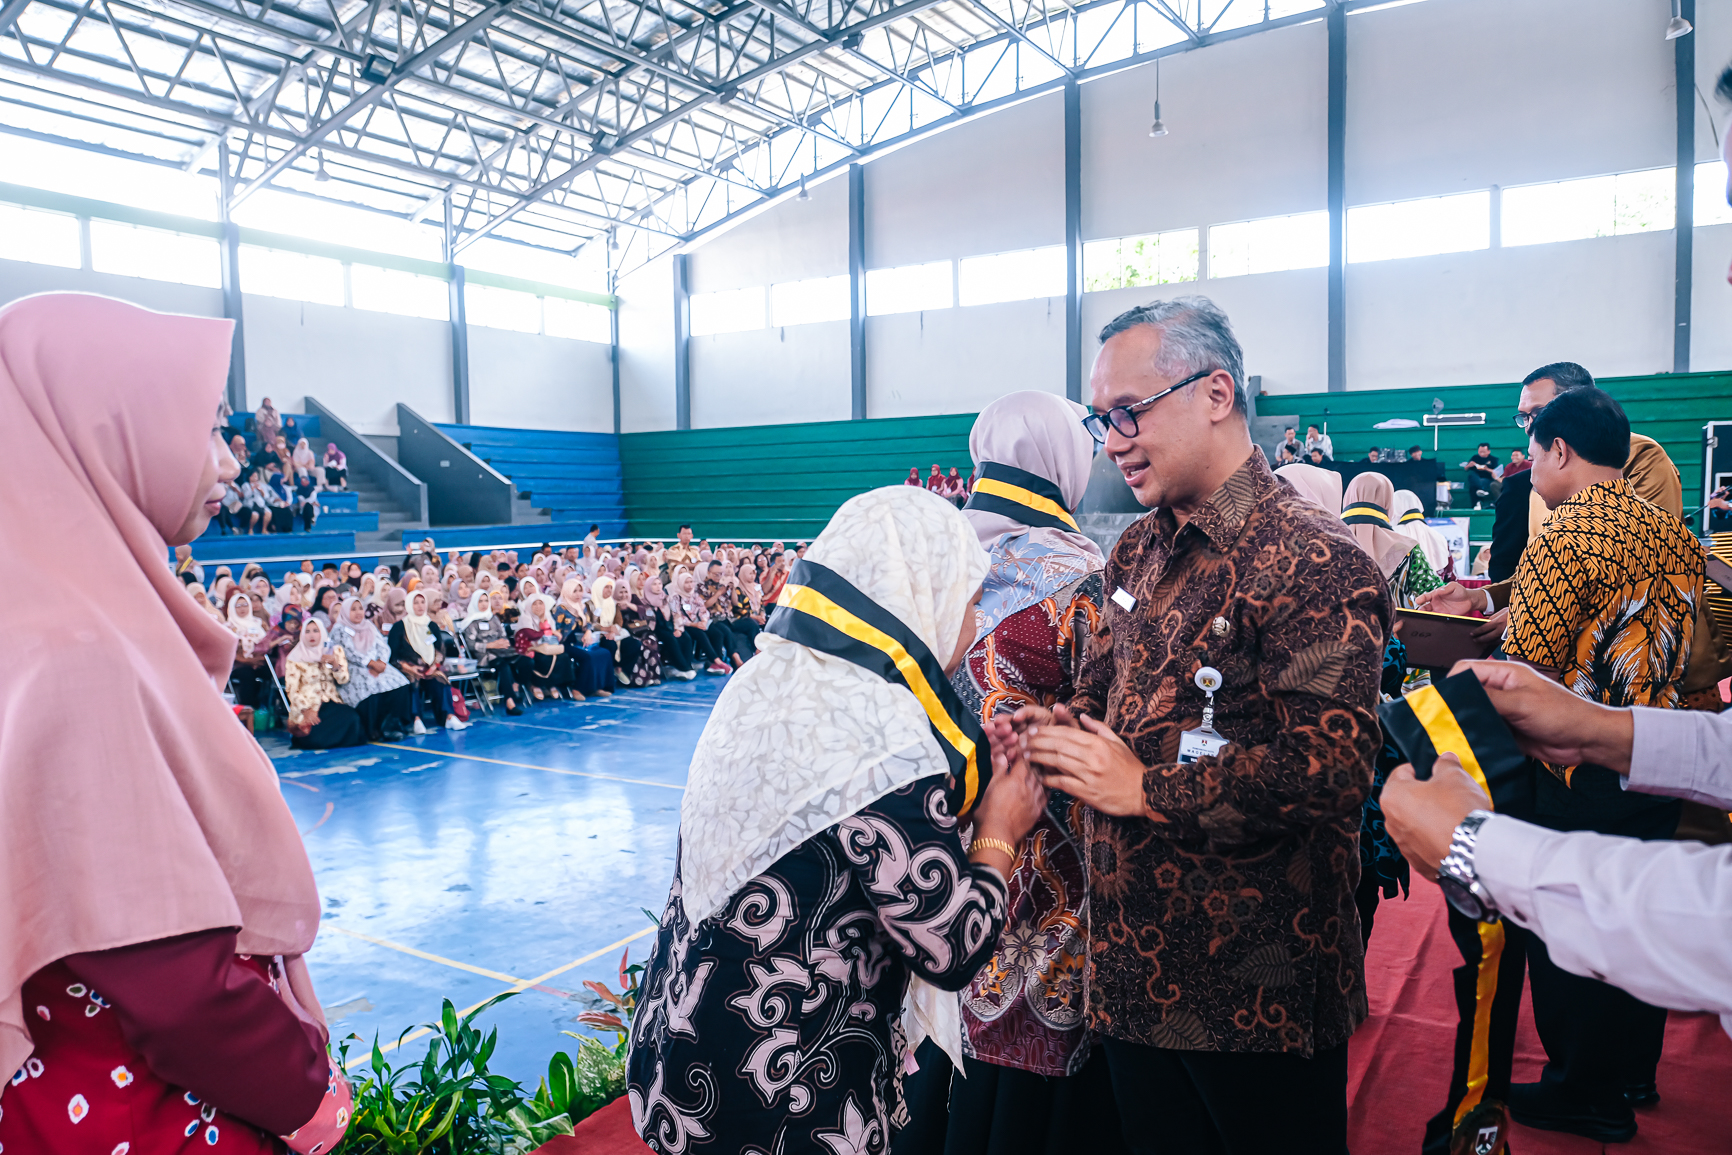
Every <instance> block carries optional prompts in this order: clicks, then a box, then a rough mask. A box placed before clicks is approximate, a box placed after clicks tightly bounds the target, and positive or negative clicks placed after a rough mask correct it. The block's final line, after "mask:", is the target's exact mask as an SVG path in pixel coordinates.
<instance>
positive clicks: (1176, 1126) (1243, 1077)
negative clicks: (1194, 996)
mask: <svg viewBox="0 0 1732 1155" xmlns="http://www.w3.org/2000/svg"><path fill="white" fill-rule="evenodd" d="M1104 1045H1105V1050H1106V1056H1107V1067H1108V1069H1109V1070H1110V1071H1111V1072H1112V1082H1113V1096H1114V1098H1116V1099H1117V1100H1118V1104H1119V1119H1120V1122H1121V1123H1122V1124H1123V1129H1124V1139H1125V1144H1126V1145H1127V1146H1128V1147H1129V1148H1130V1149H1131V1150H1132V1151H1133V1152H1136V1153H1137V1155H1271V1153H1274V1152H1279V1153H1280V1155H1347V1044H1346V1043H1342V1044H1341V1045H1340V1046H1338V1047H1332V1048H1330V1049H1329V1050H1327V1051H1318V1052H1317V1053H1316V1054H1315V1055H1313V1056H1312V1057H1311V1058H1309V1059H1306V1058H1303V1057H1301V1056H1299V1055H1293V1054H1283V1053H1279V1052H1244V1051H1172V1050H1167V1049H1166V1048H1164V1047H1148V1046H1143V1045H1142V1044H1140V1043H1126V1042H1121V1041H1120V1040H1118V1039H1106V1040H1104Z"/></svg>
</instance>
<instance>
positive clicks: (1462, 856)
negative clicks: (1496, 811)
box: [1437, 810, 1498, 922]
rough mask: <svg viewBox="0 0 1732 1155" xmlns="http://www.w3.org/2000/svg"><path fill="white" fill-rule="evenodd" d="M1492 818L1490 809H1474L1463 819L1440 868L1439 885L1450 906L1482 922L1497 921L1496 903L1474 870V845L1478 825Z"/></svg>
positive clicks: (1438, 873)
mask: <svg viewBox="0 0 1732 1155" xmlns="http://www.w3.org/2000/svg"><path fill="white" fill-rule="evenodd" d="M1490 817H1491V812H1490V811H1489V810H1475V811H1474V812H1473V813H1471V814H1469V815H1468V816H1467V817H1466V818H1463V819H1462V820H1461V825H1459V826H1457V827H1456V828H1455V834H1454V836H1453V837H1451V838H1450V840H1449V853H1448V854H1445V855H1444V856H1443V861H1442V862H1441V863H1439V864H1438V867H1437V885H1438V886H1440V887H1441V888H1442V889H1443V897H1444V898H1446V899H1448V900H1449V905H1451V906H1453V907H1455V909H1456V910H1458V911H1460V912H1461V913H1462V914H1465V915H1466V916H1467V917H1468V918H1471V919H1475V920H1477V921H1479V922H1496V921H1498V913H1497V904H1496V903H1494V902H1493V901H1492V898H1491V895H1489V894H1487V893H1486V889H1485V887H1484V886H1482V885H1481V884H1480V881H1479V875H1477V874H1475V873H1474V869H1473V850H1474V844H1475V843H1477V842H1478V841H1479V828H1480V827H1481V826H1484V825H1485V820H1486V819H1487V818H1490Z"/></svg>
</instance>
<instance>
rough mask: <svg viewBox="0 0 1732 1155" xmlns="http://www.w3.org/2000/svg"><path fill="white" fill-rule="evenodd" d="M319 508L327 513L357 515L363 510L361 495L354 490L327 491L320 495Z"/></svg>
mask: <svg viewBox="0 0 1732 1155" xmlns="http://www.w3.org/2000/svg"><path fill="white" fill-rule="evenodd" d="M319 508H320V509H321V510H323V511H324V512H326V513H355V512H357V511H358V510H359V509H360V508H361V495H360V494H358V493H355V492H354V491H353V490H347V489H327V490H325V491H324V492H322V493H320V494H319ZM374 528H375V529H377V528H378V527H377V526H375V527H374Z"/></svg>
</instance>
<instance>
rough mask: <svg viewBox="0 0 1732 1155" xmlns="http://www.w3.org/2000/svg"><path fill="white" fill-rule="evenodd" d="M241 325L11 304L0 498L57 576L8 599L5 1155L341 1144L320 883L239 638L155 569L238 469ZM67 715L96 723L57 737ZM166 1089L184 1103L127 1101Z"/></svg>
mask: <svg viewBox="0 0 1732 1155" xmlns="http://www.w3.org/2000/svg"><path fill="white" fill-rule="evenodd" d="M231 328H232V326H231V325H230V323H229V322H227V321H219V320H209V319H205V318H202V317H184V316H173V315H169V314H162V313H153V312H150V311H149V310H146V309H141V308H139V307H137V306H135V305H129V304H126V303H125V302H122V301H116V300H111V299H109V298H106V297H96V296H88V295H85V294H81V293H47V294H42V295H39V296H33V297H25V298H22V299H21V300H18V301H15V302H13V303H12V304H10V305H7V306H5V307H4V308H0V459H4V460H5V461H6V462H7V463H8V465H9V466H10V467H13V468H16V469H19V470H21V471H23V475H24V476H27V477H28V478H29V479H30V487H29V492H28V494H22V493H20V492H16V491H15V492H13V493H11V494H9V495H8V496H7V497H5V498H0V501H4V504H5V512H4V515H0V549H3V550H4V552H5V553H6V554H7V555H8V556H12V557H20V556H25V555H27V554H28V553H30V552H31V551H34V550H37V549H40V548H41V546H42V543H44V542H49V541H52V542H53V543H54V544H55V548H56V549H57V550H59V551H60V552H61V553H62V554H64V555H65V556H67V557H69V558H71V559H72V560H73V562H74V564H72V565H70V566H68V567H67V571H66V573H67V576H66V577H65V579H64V580H62V581H58V582H51V583H44V584H43V585H42V587H41V588H40V589H39V590H37V591H36V592H35V594H34V595H33V596H32V597H30V598H28V599H22V600H20V599H11V600H9V602H8V603H7V607H6V609H5V610H4V611H3V613H4V630H5V634H6V638H7V649H6V660H5V661H4V662H0V713H3V714H4V716H5V718H6V733H5V742H4V743H3V744H0V796H3V797H4V798H5V799H6V805H5V807H4V808H0V846H4V847H5V853H4V854H0V894H4V895H5V896H6V897H5V911H6V914H5V925H4V926H3V927H0V1071H7V1072H18V1074H17V1075H14V1076H13V1077H12V1081H11V1084H10V1085H9V1086H7V1087H6V1088H5V1091H4V1095H3V1097H0V1147H4V1148H5V1149H6V1150H7V1151H11V1152H27V1151H43V1152H47V1151H53V1152H69V1153H70V1152H84V1151H91V1150H97V1146H96V1144H97V1143H98V1142H99V1143H100V1151H101V1152H103V1153H104V1155H106V1153H107V1152H108V1151H109V1150H110V1149H111V1148H112V1149H114V1150H124V1149H130V1150H132V1151H134V1152H137V1153H140V1155H143V1153H146V1152H153V1151H167V1150H173V1151H181V1150H190V1149H191V1148H192V1145H193V1140H192V1139H190V1136H191V1135H192V1134H193V1133H194V1132H196V1133H197V1135H198V1136H199V1138H200V1139H201V1140H202V1143H201V1144H200V1145H201V1146H202V1145H206V1144H208V1145H211V1146H216V1145H217V1144H218V1141H219V1138H220V1140H221V1143H222V1147H221V1148H220V1149H222V1150H234V1151H239V1152H248V1153H254V1152H256V1153H259V1155H264V1153H265V1152H269V1151H273V1150H280V1147H279V1145H278V1141H277V1140H276V1139H274V1138H271V1136H275V1135H286V1134H289V1133H291V1132H295V1133H296V1138H295V1139H294V1140H293V1141H292V1142H291V1144H290V1146H291V1148H292V1149H293V1150H295V1151H298V1152H303V1153H304V1152H308V1151H311V1150H315V1149H323V1150H329V1149H330V1148H332V1147H335V1146H336V1144H337V1142H338V1141H340V1139H341V1138H342V1133H343V1127H342V1124H340V1123H337V1122H336V1120H337V1118H338V1116H339V1113H340V1114H341V1117H342V1118H343V1119H344V1120H346V1119H347V1115H348V1110H347V1094H348V1087H347V1083H346V1082H345V1081H344V1080H343V1079H342V1078H341V1076H340V1075H337V1074H336V1073H335V1071H334V1068H333V1067H332V1065H331V1063H330V1061H329V1059H328V1058H327V1054H326V1049H325V1048H326V1041H327V1037H328V1033H327V1031H326V1029H325V1026H324V1020H323V1017H322V1014H321V1012H320V1010H319V1000H318V998H317V996H316V995H315V994H314V991H313V986H312V981H311V979H310V977H309V975H308V973H307V968H306V964H305V962H304V959H303V956H304V955H305V953H306V952H307V950H308V949H310V948H311V947H312V945H313V936H314V934H315V933H316V931H317V929H318V926H319V895H318V890H317V889H316V887H315V886H314V885H313V872H312V868H311V867H310V866H309V865H308V862H307V855H306V851H305V850H304V849H303V847H302V844H301V836H300V832H299V831H298V830H296V828H295V823H294V819H293V818H292V817H291V816H290V814H289V810H288V807H287V806H286V805H285V804H284V802H283V797H282V791H281V788H280V787H279V786H278V784H277V777H276V775H275V773H273V771H272V769H271V764H270V761H269V760H268V759H267V758H266V757H265V755H264V752H263V751H262V750H260V749H259V747H258V744H257V743H256V742H254V741H253V739H252V737H251V736H250V735H249V734H248V733H247V732H246V730H245V729H243V728H242V727H241V726H240V725H238V724H237V723H236V721H235V718H234V715H233V713H232V712H231V711H230V710H229V708H228V706H226V705H225V704H224V703H223V700H222V697H221V695H220V694H219V693H218V692H217V687H218V686H220V685H221V684H222V683H223V681H224V680H225V679H226V678H227V677H228V673H229V667H230V665H231V663H232V662H233V660H234V656H235V650H236V646H237V641H236V635H235V634H233V633H230V632H229V631H228V630H227V629H225V628H224V627H223V626H221V625H219V624H217V623H216V622H215V621H212V620H211V618H210V617H209V616H208V615H207V614H206V613H205V612H204V611H203V610H202V609H200V608H199V607H198V605H197V604H196V603H194V602H193V600H192V599H191V598H189V597H187V595H186V591H185V590H184V589H182V588H181V583H180V582H179V580H177V579H176V578H175V577H174V574H173V572H172V571H171V570H170V569H169V568H168V566H166V565H164V564H163V559H164V558H165V557H166V556H167V555H168V549H169V547H170V546H171V545H174V544H180V543H184V542H189V541H192V540H193V539H194V538H196V537H198V536H199V534H201V533H202V532H203V531H204V529H205V527H206V526H207V525H208V524H209V522H210V519H211V517H212V516H213V515H214V514H215V513H216V511H217V509H218V508H220V505H221V499H222V494H223V485H224V483H225V482H226V481H228V480H230V479H232V478H234V477H235V476H236V475H237V473H238V472H239V466H238V465H237V463H236V462H235V460H234V458H233V457H232V456H230V454H229V450H228V446H227V445H226V443H225V442H224V441H223V438H222V429H221V425H220V423H219V422H218V421H217V419H216V417H217V406H218V403H219V401H220V400H221V398H222V393H223V384H224V381H225V380H226V378H227V374H228V362H229V350H230V336H231V334H230V330H231ZM69 623H71V624H70V625H69ZM117 638H119V639H124V642H125V644H124V645H119V646H117V645H115V644H114V642H115V639H117ZM69 702H89V703H95V704H96V708H93V709H89V710H84V711H82V712H81V713H80V714H79V715H78V717H77V719H76V722H75V723H69V721H68V715H67V712H66V706H67V703H69ZM97 992H100V996H98V994H97ZM117 1022H118V1023H120V1024H124V1025H125V1026H124V1031H123V1029H122V1027H121V1026H117V1025H116V1024H117ZM183 1098H184V1099H185V1100H186V1101H188V1102H192V1103H196V1104H198V1107H197V1108H196V1109H195V1108H187V1109H183V1110H180V1111H169V1110H167V1109H160V1110H158V1109H145V1108H143V1105H144V1104H168V1103H178V1102H181V1101H182V1099H183ZM189 1119H191V1120H192V1121H193V1122H194V1124H195V1126H194V1129H193V1131H192V1132H189V1131H188V1130H186V1127H187V1121H188V1120H189ZM80 1128H82V1130H80ZM93 1129H94V1130H93ZM297 1129H298V1131H297ZM98 1136H100V1139H98Z"/></svg>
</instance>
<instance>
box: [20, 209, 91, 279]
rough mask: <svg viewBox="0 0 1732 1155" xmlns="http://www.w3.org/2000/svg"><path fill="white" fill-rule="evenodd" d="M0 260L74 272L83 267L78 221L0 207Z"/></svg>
mask: <svg viewBox="0 0 1732 1155" xmlns="http://www.w3.org/2000/svg"><path fill="white" fill-rule="evenodd" d="M0 257H4V258H5V259H7V260H9V261H29V262H30V263H31V264H33V265H59V266H60V267H61V268H63V269H76V268H78V267H80V266H81V265H82V264H83V263H84V261H83V258H82V257H81V256H80V254H79V246H78V218H77V217H74V216H68V215H67V214H66V213H51V212H44V211H42V210H40V209H27V208H20V207H18V206H16V205H0Z"/></svg>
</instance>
